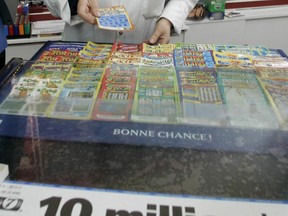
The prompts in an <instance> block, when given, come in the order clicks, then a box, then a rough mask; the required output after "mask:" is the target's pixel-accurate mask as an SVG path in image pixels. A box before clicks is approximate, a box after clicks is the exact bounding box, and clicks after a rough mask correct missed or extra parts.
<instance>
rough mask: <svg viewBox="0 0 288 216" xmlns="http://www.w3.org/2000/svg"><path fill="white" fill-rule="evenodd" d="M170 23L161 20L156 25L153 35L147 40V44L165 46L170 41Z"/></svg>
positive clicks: (163, 19)
mask: <svg viewBox="0 0 288 216" xmlns="http://www.w3.org/2000/svg"><path fill="white" fill-rule="evenodd" d="M171 27H172V23H171V22H170V21H169V20H167V19H165V18H161V19H160V20H159V21H158V22H157V24H156V28H155V31H154V33H153V34H152V36H151V37H150V38H149V40H148V42H149V43H150V44H158V43H159V44H167V43H169V40H170V32H171Z"/></svg>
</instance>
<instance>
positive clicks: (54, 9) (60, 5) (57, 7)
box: [44, 0, 83, 25]
mask: <svg viewBox="0 0 288 216" xmlns="http://www.w3.org/2000/svg"><path fill="white" fill-rule="evenodd" d="M44 2H45V5H46V6H47V8H48V10H49V11H50V13H51V14H52V15H53V16H55V17H60V18H61V19H62V20H63V21H64V22H65V23H67V24H69V25H76V24H78V23H80V22H83V20H82V19H80V18H79V17H78V16H71V11H70V6H69V2H68V0H44Z"/></svg>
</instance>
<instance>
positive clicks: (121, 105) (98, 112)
mask: <svg viewBox="0 0 288 216" xmlns="http://www.w3.org/2000/svg"><path fill="white" fill-rule="evenodd" d="M134 86H135V84H129V85H125V84H120V83H119V84H111V83H105V84H102V87H101V90H100V92H99V96H98V98H97V101H96V105H95V108H94V110H93V116H92V118H93V119H101V120H116V121H127V120H128V119H129V118H130V112H131V109H132V103H133V100H132V99H133V96H134Z"/></svg>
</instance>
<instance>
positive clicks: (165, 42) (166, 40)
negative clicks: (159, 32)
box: [158, 35, 169, 44]
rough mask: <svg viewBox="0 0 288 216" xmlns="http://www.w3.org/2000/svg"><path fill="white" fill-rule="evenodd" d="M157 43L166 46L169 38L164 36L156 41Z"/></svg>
mask: <svg viewBox="0 0 288 216" xmlns="http://www.w3.org/2000/svg"><path fill="white" fill-rule="evenodd" d="M158 43H159V44H167V43H169V37H167V36H165V35H163V36H161V37H160V38H159V40H158Z"/></svg>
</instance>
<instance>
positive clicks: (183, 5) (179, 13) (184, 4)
mask: <svg viewBox="0 0 288 216" xmlns="http://www.w3.org/2000/svg"><path fill="white" fill-rule="evenodd" d="M197 2H198V0H170V1H168V3H167V5H166V7H165V8H164V10H163V13H162V15H161V16H160V18H162V17H163V18H166V19H168V20H169V21H170V22H171V23H172V25H173V27H174V31H175V32H176V33H177V34H180V33H181V30H182V28H183V27H184V25H185V20H186V18H187V16H188V14H189V12H190V11H191V10H192V9H193V8H194V7H195V5H196V4H197Z"/></svg>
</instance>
